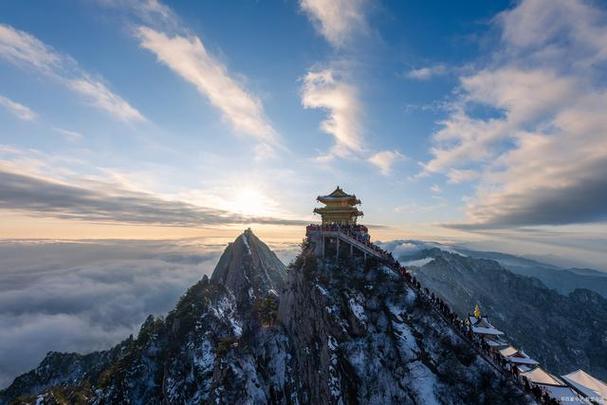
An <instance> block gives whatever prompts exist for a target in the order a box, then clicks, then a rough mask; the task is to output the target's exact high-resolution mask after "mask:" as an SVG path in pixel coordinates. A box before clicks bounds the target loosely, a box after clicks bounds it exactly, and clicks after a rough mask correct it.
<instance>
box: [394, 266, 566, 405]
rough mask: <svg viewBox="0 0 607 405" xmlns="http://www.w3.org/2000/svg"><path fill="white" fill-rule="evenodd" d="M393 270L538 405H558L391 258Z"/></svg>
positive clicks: (423, 300) (441, 300) (557, 402)
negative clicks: (538, 404)
mask: <svg viewBox="0 0 607 405" xmlns="http://www.w3.org/2000/svg"><path fill="white" fill-rule="evenodd" d="M386 264H387V265H388V266H389V267H391V268H392V269H393V270H395V271H396V272H398V273H399V274H400V275H401V276H402V277H403V279H404V280H405V282H406V283H407V284H408V285H409V286H411V287H412V288H413V289H414V290H415V291H416V292H417V294H418V297H419V298H420V299H421V300H422V302H424V303H426V304H427V305H429V306H430V307H432V308H433V309H435V310H436V311H437V312H438V313H439V314H440V315H441V317H442V318H443V319H445V320H446V321H447V322H448V323H450V324H451V326H452V327H453V328H454V329H455V331H456V332H458V334H459V335H460V337H462V338H463V339H465V340H467V341H468V342H469V343H470V344H471V345H472V346H473V347H474V348H475V349H476V350H477V351H478V352H479V353H480V354H481V355H482V356H483V357H484V358H485V359H486V360H487V361H489V362H490V363H491V364H493V365H494V366H495V368H497V369H498V370H499V371H500V372H501V373H502V374H503V375H504V376H506V377H508V378H511V379H512V380H513V381H514V382H515V383H516V384H518V385H519V387H521V388H522V389H523V390H524V391H525V392H526V393H527V394H529V395H531V396H533V397H534V398H535V399H536V400H537V402H538V403H541V404H545V405H555V404H559V401H557V400H556V399H555V398H553V397H552V396H550V393H548V392H547V391H545V390H543V389H542V388H541V387H540V386H539V385H537V384H534V383H533V382H531V381H529V379H527V378H526V377H525V376H520V374H519V369H518V367H516V365H513V364H512V363H510V362H508V361H507V360H506V359H505V358H504V357H503V356H502V355H501V354H500V352H499V351H498V350H497V349H496V348H494V347H492V346H490V345H489V344H487V342H486V341H485V339H483V338H482V337H480V336H478V335H476V334H474V333H473V332H472V326H471V325H469V323H468V322H467V321H464V320H462V319H461V318H460V317H459V316H458V315H457V314H456V313H455V311H453V310H452V309H451V308H450V307H449V305H448V304H447V303H446V302H445V301H444V300H443V299H442V298H440V297H439V296H437V295H436V294H435V293H434V292H432V291H430V290H429V289H428V288H422V286H421V284H420V282H419V281H418V280H417V279H416V278H415V276H414V275H413V274H411V273H410V272H409V271H408V270H407V269H406V268H405V267H404V266H401V265H400V263H399V262H398V261H397V260H394V258H393V257H392V255H391V254H390V255H389V259H388V261H387V263H386Z"/></svg>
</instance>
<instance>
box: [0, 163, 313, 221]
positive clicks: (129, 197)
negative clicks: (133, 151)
mask: <svg viewBox="0 0 607 405" xmlns="http://www.w3.org/2000/svg"><path fill="white" fill-rule="evenodd" d="M0 208H2V209H10V210H17V211H23V212H25V213H27V214H29V215H35V216H51V217H56V218H61V219H72V220H83V221H88V222H105V223H123V224H125V223H127V224H128V223H130V224H147V225H153V224H155V225H167V226H207V225H216V224H236V223H264V224H281V225H302V224H304V223H305V221H298V220H287V219H280V218H269V217H252V216H251V217H247V216H243V215H238V214H235V213H230V212H228V211H222V210H219V209H211V208H204V207H199V206H196V205H193V204H189V203H185V202H181V201H169V200H165V199H162V198H160V197H158V196H155V195H152V194H148V193H143V192H137V191H132V190H127V189H124V188H121V187H120V186H118V185H115V184H108V183H105V182H99V181H93V180H86V181H84V180H82V181H80V183H78V184H75V183H73V184H67V183H66V182H64V181H59V180H53V179H48V178H43V177H37V176H34V175H25V174H20V173H16V172H14V171H11V170H8V169H6V168H3V167H2V166H0Z"/></svg>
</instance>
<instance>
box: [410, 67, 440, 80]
mask: <svg viewBox="0 0 607 405" xmlns="http://www.w3.org/2000/svg"><path fill="white" fill-rule="evenodd" d="M445 73H447V67H446V66H445V65H435V66H426V67H422V68H417V69H411V70H410V71H408V72H407V73H406V76H407V77H408V78H409V79H414V80H428V79H430V78H432V77H433V76H438V75H442V74H445Z"/></svg>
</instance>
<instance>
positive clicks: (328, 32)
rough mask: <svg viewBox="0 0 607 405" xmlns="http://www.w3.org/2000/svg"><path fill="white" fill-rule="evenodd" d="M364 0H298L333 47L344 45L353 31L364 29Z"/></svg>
mask: <svg viewBox="0 0 607 405" xmlns="http://www.w3.org/2000/svg"><path fill="white" fill-rule="evenodd" d="M366 3H367V1H366V0H300V6H301V9H302V10H303V11H304V12H305V13H306V14H307V15H308V17H309V18H310V20H311V21H312V23H313V24H314V25H315V27H316V29H317V30H318V31H319V32H320V34H321V35H322V36H323V37H325V39H326V40H327V41H328V42H329V43H330V44H331V45H332V46H334V47H341V46H344V45H345V44H346V43H347V42H348V41H349V40H350V39H351V36H352V34H353V33H354V32H356V31H360V30H364V29H366V26H367V24H366V20H365V14H364V6H365V5H366Z"/></svg>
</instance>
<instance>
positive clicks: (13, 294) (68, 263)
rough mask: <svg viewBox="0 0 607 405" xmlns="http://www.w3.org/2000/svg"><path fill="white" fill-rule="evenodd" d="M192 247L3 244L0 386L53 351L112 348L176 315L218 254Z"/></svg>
mask: <svg viewBox="0 0 607 405" xmlns="http://www.w3.org/2000/svg"><path fill="white" fill-rule="evenodd" d="M189 242H190V243H189V244H187V245H185V246H182V244H181V243H180V242H179V241H175V242H137V241H120V242H118V241H116V242H112V241H107V242H86V243H79V242H62V243H39V242H33V243H23V242H18V243H13V242H2V243H0V257H1V259H0V387H4V386H6V385H8V384H9V383H10V382H11V381H12V378H14V377H15V376H16V375H18V374H20V373H22V372H25V371H27V370H28V369H30V368H33V367H35V366H36V365H37V364H38V363H39V362H40V361H41V360H42V358H43V357H44V355H45V354H46V353H47V352H48V351H50V350H55V351H76V352H90V351H93V350H101V349H107V348H109V347H110V346H111V345H113V344H116V343H117V342H119V341H121V340H122V339H125V338H126V337H128V335H129V334H133V333H136V332H137V330H138V328H139V326H140V324H141V323H142V322H143V320H144V319H145V318H146V316H147V315H148V314H165V313H166V312H168V311H169V310H170V309H172V307H173V306H174V304H175V302H176V301H177V299H178V297H179V296H180V295H181V294H183V293H184V292H185V290H186V289H187V288H188V287H189V286H190V285H192V284H194V283H195V282H196V281H197V280H199V279H200V278H201V277H202V276H203V274H210V272H211V271H212V268H213V265H214V263H215V262H216V260H217V257H218V255H219V253H220V247H219V246H213V245H209V246H204V245H201V244H200V243H194V241H189Z"/></svg>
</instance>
